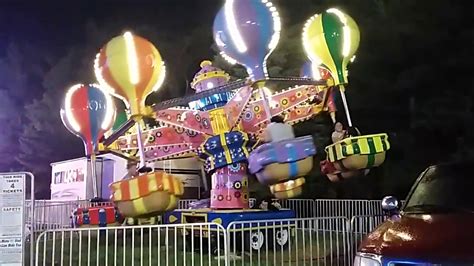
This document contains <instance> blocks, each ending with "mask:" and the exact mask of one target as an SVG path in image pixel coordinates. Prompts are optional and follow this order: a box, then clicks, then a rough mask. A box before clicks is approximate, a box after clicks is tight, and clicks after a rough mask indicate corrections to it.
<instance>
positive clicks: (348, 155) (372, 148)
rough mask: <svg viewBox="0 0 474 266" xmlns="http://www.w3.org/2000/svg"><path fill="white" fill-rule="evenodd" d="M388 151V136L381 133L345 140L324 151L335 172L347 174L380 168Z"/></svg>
mask: <svg viewBox="0 0 474 266" xmlns="http://www.w3.org/2000/svg"><path fill="white" fill-rule="evenodd" d="M389 149H390V143H389V141H388V136H387V134H385V133H382V134H374V135H365V136H357V137H350V138H345V139H343V140H341V141H339V142H336V143H334V144H332V145H329V146H327V147H326V149H325V150H326V154H327V160H328V161H329V162H331V163H333V165H334V168H335V170H337V171H339V172H348V171H353V170H362V169H369V168H373V167H377V166H380V165H381V164H382V163H383V162H384V161H385V155H386V151H387V150H389ZM329 172H334V171H329Z"/></svg>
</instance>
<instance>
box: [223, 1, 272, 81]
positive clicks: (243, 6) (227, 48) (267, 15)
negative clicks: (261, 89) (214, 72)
mask: <svg viewBox="0 0 474 266" xmlns="http://www.w3.org/2000/svg"><path fill="white" fill-rule="evenodd" d="M280 30H281V21H280V16H279V15H278V12H277V10H276V8H275V7H274V6H273V5H272V3H271V2H269V1H266V0H227V1H226V2H225V4H224V6H223V7H222V8H221V10H220V11H219V13H218V14H217V16H216V18H215V19H214V41H215V42H216V44H217V47H218V48H219V50H220V51H221V55H222V56H223V57H224V58H226V59H227V60H228V61H229V62H231V63H239V64H240V65H243V66H244V67H245V68H246V69H247V72H248V74H249V76H250V78H251V79H253V80H259V79H264V78H266V77H267V68H266V60H267V57H268V56H269V55H270V54H271V52H272V51H273V49H275V47H276V46H277V44H278V41H279V39H280Z"/></svg>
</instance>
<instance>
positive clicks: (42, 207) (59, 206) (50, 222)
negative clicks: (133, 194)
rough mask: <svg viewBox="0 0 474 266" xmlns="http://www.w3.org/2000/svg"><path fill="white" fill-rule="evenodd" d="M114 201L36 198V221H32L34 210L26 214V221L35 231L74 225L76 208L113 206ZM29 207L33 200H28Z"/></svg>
mask: <svg viewBox="0 0 474 266" xmlns="http://www.w3.org/2000/svg"><path fill="white" fill-rule="evenodd" d="M112 204H113V203H112V202H91V201H88V200H77V201H51V200H36V201H35V207H34V210H33V211H34V222H33V223H32V221H31V217H32V211H29V212H28V213H27V214H26V222H27V224H28V225H29V227H30V228H31V229H32V230H34V231H44V230H51V229H59V228H70V227H72V223H71V215H72V212H73V210H74V209H76V208H90V207H99V206H111V205H112ZM26 206H27V207H28V208H27V209H28V210H30V208H29V206H31V201H26Z"/></svg>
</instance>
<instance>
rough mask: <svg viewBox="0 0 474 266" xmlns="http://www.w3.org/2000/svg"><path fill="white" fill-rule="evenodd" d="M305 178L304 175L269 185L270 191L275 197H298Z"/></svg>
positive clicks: (301, 191)
mask: <svg viewBox="0 0 474 266" xmlns="http://www.w3.org/2000/svg"><path fill="white" fill-rule="evenodd" d="M305 182H306V180H305V178H304V177H300V178H297V179H295V180H289V181H286V182H282V183H278V184H276V185H272V186H270V191H271V192H272V194H273V195H274V196H275V198H277V199H291V198H295V197H298V196H299V195H301V194H302V193H303V185H304V184H305Z"/></svg>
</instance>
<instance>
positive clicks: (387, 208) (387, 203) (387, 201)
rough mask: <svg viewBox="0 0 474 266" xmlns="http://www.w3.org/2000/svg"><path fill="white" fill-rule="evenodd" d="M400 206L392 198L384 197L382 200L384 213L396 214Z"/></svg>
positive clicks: (395, 199)
mask: <svg viewBox="0 0 474 266" xmlns="http://www.w3.org/2000/svg"><path fill="white" fill-rule="evenodd" d="M399 207H400V204H399V202H398V200H397V198H395V197H394V196H386V197H384V198H383V199H382V210H383V211H384V212H389V213H393V212H398V209H399Z"/></svg>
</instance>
